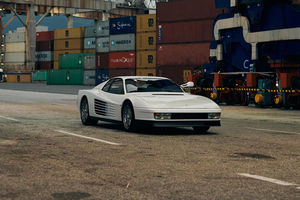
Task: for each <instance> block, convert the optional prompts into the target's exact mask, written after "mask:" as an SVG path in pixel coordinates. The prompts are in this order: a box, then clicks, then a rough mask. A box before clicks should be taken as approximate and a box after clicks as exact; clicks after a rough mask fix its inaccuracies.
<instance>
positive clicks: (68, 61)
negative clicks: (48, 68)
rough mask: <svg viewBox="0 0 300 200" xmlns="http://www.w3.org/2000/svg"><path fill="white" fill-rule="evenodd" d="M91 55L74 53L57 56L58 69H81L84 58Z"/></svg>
mask: <svg viewBox="0 0 300 200" xmlns="http://www.w3.org/2000/svg"><path fill="white" fill-rule="evenodd" d="M85 55H94V54H93V53H74V54H63V55H59V69H83V67H84V56H85Z"/></svg>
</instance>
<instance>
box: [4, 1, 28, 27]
mask: <svg viewBox="0 0 300 200" xmlns="http://www.w3.org/2000/svg"><path fill="white" fill-rule="evenodd" d="M8 7H9V8H10V10H11V11H13V13H14V15H15V16H17V18H18V19H19V21H20V22H21V23H22V24H23V25H24V26H25V27H26V23H25V22H24V21H23V19H22V18H21V17H20V15H19V14H18V13H17V12H16V10H15V9H14V8H13V7H12V6H11V5H8Z"/></svg>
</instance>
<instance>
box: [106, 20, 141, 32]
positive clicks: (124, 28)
mask: <svg viewBox="0 0 300 200" xmlns="http://www.w3.org/2000/svg"><path fill="white" fill-rule="evenodd" d="M109 31H110V34H111V35H116V34H128V33H135V32H136V17H135V16H134V17H122V18H113V19H110V21H109Z"/></svg>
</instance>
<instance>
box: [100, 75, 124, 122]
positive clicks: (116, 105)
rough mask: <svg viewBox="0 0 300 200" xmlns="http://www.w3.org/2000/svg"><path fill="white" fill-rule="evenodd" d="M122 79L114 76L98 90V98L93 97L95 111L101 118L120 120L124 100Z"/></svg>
mask: <svg viewBox="0 0 300 200" xmlns="http://www.w3.org/2000/svg"><path fill="white" fill-rule="evenodd" d="M124 98H125V97H124V83H123V79H121V78H115V79H112V80H110V81H109V82H107V84H106V85H105V86H104V87H103V88H102V90H100V91H99V98H95V100H94V106H95V113H96V115H97V116H99V117H101V118H106V119H111V120H116V121H121V120H122V118H121V109H122V103H123V101H124Z"/></svg>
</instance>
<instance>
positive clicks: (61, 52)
mask: <svg viewBox="0 0 300 200" xmlns="http://www.w3.org/2000/svg"><path fill="white" fill-rule="evenodd" d="M74 53H82V50H62V51H54V61H59V55H64V54H74Z"/></svg>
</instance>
